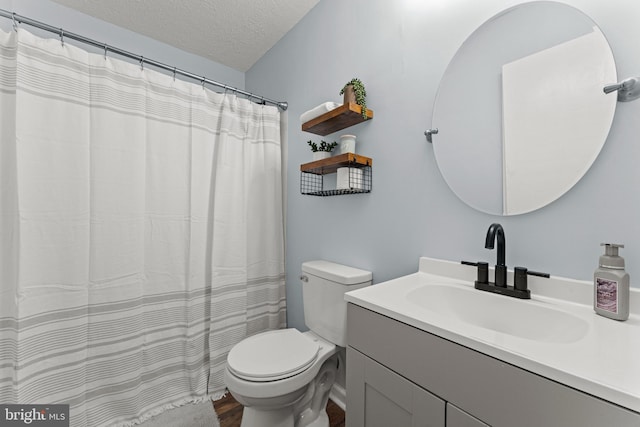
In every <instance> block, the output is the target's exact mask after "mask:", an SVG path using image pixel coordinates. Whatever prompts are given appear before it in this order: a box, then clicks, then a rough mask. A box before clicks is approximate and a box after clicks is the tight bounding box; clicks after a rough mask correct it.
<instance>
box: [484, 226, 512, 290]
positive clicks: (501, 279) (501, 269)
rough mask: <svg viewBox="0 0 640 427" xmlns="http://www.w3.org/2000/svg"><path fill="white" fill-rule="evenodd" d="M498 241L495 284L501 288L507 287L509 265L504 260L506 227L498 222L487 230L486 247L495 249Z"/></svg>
mask: <svg viewBox="0 0 640 427" xmlns="http://www.w3.org/2000/svg"><path fill="white" fill-rule="evenodd" d="M496 240H497V241H498V260H497V262H496V270H495V286H499V287H501V288H505V287H507V266H506V264H505V261H504V252H505V246H506V243H505V240H504V229H503V228H502V226H501V225H500V224H498V223H493V224H491V226H489V230H487V238H486V240H485V242H484V247H485V248H487V249H493V243H494V242H495V241H496Z"/></svg>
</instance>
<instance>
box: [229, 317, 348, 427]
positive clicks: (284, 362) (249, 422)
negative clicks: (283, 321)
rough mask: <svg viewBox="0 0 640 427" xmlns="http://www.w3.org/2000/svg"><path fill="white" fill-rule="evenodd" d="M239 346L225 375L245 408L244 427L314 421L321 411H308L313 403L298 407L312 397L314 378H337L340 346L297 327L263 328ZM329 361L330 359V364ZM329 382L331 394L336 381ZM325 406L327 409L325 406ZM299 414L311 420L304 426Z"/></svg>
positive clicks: (289, 426)
mask: <svg viewBox="0 0 640 427" xmlns="http://www.w3.org/2000/svg"><path fill="white" fill-rule="evenodd" d="M252 338H253V339H252ZM240 344H242V345H240ZM240 344H239V345H237V346H235V347H234V348H233V349H232V350H231V352H230V353H229V357H228V358H227V369H226V371H225V374H224V377H225V383H226V384H227V388H228V389H229V391H230V392H231V394H232V395H233V396H234V398H235V399H236V400H237V401H238V402H239V403H241V404H242V405H243V406H244V407H245V408H244V412H243V415H242V427H256V426H270V427H271V426H273V427H293V426H309V425H312V424H311V422H313V421H314V419H315V417H316V416H318V415H319V414H315V413H313V412H309V411H307V412H306V413H305V414H303V412H304V411H305V410H307V409H308V408H309V407H310V406H311V405H306V404H303V405H298V408H297V409H298V410H296V407H295V406H294V405H296V404H297V403H301V401H303V402H302V403H305V402H304V401H305V400H306V399H313V397H314V396H313V395H310V393H309V389H310V386H311V384H312V383H313V380H314V379H316V378H318V379H321V378H322V376H323V375H324V377H325V378H329V379H335V372H332V369H333V370H334V371H336V370H337V355H336V352H337V347H336V346H335V345H334V344H332V343H329V342H327V341H325V340H323V339H322V338H320V337H318V336H316V335H315V334H313V333H312V332H309V331H308V332H305V333H301V332H299V331H298V330H296V329H281V330H277V331H270V332H264V333H262V334H258V335H254V336H253V337H249V338H247V339H246V340H244V341H242V342H241V343H240ZM296 348H297V349H296ZM256 355H260V356H261V357H259V358H257V357H256ZM249 356H253V357H249ZM265 359H266V360H265ZM328 360H331V362H330V363H328V364H327V365H326V366H325V362H326V361H328ZM321 370H323V373H322V374H321V375H319V374H320V371H321ZM324 382H325V384H326V383H327V381H326V380H325V381H324ZM330 382H331V384H328V388H327V389H326V395H327V397H328V394H329V391H330V389H331V385H333V380H331V381H330ZM314 386H315V384H314ZM314 391H315V390H314ZM318 396H319V395H318ZM305 397H306V399H303V398H305ZM323 398H324V396H319V397H317V398H316V399H320V400H322V399H323ZM309 403H311V402H309ZM325 405H326V399H325ZM321 409H322V412H324V407H322V408H321ZM300 416H302V418H306V419H304V420H303V421H302V422H303V423H302V424H301V423H300V422H299V423H296V422H295V419H296V418H298V417H300ZM304 422H306V423H304Z"/></svg>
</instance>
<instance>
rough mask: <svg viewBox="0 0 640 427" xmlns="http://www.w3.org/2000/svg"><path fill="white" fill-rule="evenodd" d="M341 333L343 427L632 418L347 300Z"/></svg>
mask: <svg viewBox="0 0 640 427" xmlns="http://www.w3.org/2000/svg"><path fill="white" fill-rule="evenodd" d="M347 333H348V347H347V366H348V369H347V407H348V411H347V425H348V426H349V427H365V426H366V427H371V426H389V425H393V426H398V427H401V426H415V425H421V426H425V425H426V426H446V427H481V426H484V427H486V426H493V427H514V426H518V427H544V426H562V427H585V426H594V427H595V426H602V427H605V426H616V427H638V426H640V414H638V413H636V412H634V411H631V410H629V409H626V408H623V407H620V406H618V405H615V404H613V403H610V402H607V401H604V400H602V399H599V398H596V397H594V396H591V395H589V394H586V393H583V392H581V391H578V390H576V389H573V388H571V387H567V386H565V385H563V384H560V383H557V382H555V381H552V380H549V379H547V378H544V377H542V376H539V375H537V374H534V373H531V372H529V371H526V370H523V369H521V368H518V367H517V366H513V365H511V364H508V363H505V362H503V361H500V360H498V359H495V358H493V357H491V356H488V355H485V354H482V353H479V352H477V351H475V350H472V349H469V348H467V347H464V346H462V345H459V344H457V343H455V342H452V341H450V340H446V339H443V338H441V337H438V336H437V335H434V334H431V333H428V332H425V331H423V330H420V329H418V328H415V327H413V326H409V325H407V324H405V323H402V322H399V321H397V320H395V319H391V318H389V317H386V316H383V315H381V314H378V313H376V312H373V311H371V310H368V309H365V308H362V307H360V306H358V305H355V304H352V303H349V305H348V317H347ZM576 357H579V356H578V355H576ZM385 417H387V418H385Z"/></svg>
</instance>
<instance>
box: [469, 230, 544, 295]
mask: <svg viewBox="0 0 640 427" xmlns="http://www.w3.org/2000/svg"><path fill="white" fill-rule="evenodd" d="M496 241H497V242H498V250H497V252H498V260H497V262H496V268H495V276H494V277H495V280H494V282H493V283H492V282H489V263H487V262H469V261H462V264H465V265H473V266H475V267H477V268H478V280H476V281H475V285H474V287H475V288H476V289H479V290H481V291H487V292H493V293H495V294H500V295H507V296H510V297H515V298H521V299H529V298H531V291H530V290H529V289H527V276H540V277H547V278H548V277H549V274H548V273H540V272H537V271H531V270H527V269H526V268H524V267H516V268H514V269H513V286H507V266H506V265H505V260H504V258H505V257H504V253H505V247H506V243H505V238H504V230H503V228H502V226H501V225H500V224H498V223H493V224H491V226H489V230H487V238H486V239H485V242H484V247H485V248H487V249H493V245H494V243H495V242H496Z"/></svg>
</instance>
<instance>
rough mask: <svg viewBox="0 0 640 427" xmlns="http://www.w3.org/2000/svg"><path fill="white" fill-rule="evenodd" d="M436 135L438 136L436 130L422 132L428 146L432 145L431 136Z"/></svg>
mask: <svg viewBox="0 0 640 427" xmlns="http://www.w3.org/2000/svg"><path fill="white" fill-rule="evenodd" d="M437 134H438V128H435V129H427V130H425V131H424V135H425V136H426V137H427V142H428V143H430V144H431V143H433V138H432V135H437Z"/></svg>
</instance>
